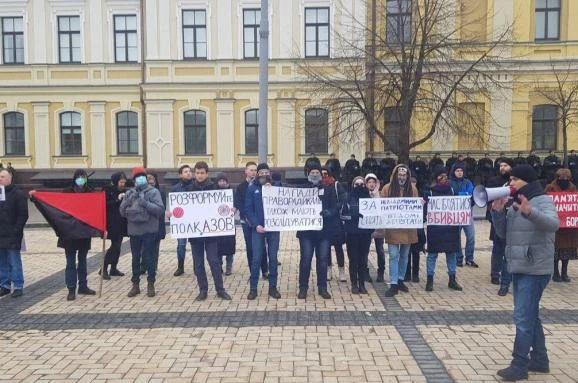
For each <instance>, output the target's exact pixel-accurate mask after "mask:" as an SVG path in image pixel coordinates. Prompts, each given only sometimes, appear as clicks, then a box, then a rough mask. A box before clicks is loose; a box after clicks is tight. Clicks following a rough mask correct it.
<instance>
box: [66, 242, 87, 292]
mask: <svg viewBox="0 0 578 383" xmlns="http://www.w3.org/2000/svg"><path fill="white" fill-rule="evenodd" d="M64 254H65V255H66V270H65V272H64V280H65V282H66V287H68V288H69V289H75V288H76V283H78V286H79V287H86V286H87V285H88V282H87V280H86V278H87V275H88V272H87V270H86V256H87V255H88V250H78V266H77V264H76V259H77V251H76V249H64Z"/></svg>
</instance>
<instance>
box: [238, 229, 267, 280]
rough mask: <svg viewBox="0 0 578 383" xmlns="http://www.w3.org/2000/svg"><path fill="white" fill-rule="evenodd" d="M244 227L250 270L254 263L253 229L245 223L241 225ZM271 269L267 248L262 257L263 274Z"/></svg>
mask: <svg viewBox="0 0 578 383" xmlns="http://www.w3.org/2000/svg"><path fill="white" fill-rule="evenodd" d="M241 227H242V228H243V238H244V239H245V248H246V249H247V264H248V265H249V271H251V267H252V265H253V230H252V229H251V226H249V225H247V224H246V223H243V224H242V225H241ZM267 270H269V266H268V263H267V250H265V254H264V256H263V258H261V274H263V275H265V274H266V273H267Z"/></svg>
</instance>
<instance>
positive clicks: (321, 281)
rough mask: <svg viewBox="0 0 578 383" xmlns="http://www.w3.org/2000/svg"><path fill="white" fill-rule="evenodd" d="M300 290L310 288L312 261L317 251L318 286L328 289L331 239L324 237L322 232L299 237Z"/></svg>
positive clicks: (321, 288) (320, 288)
mask: <svg viewBox="0 0 578 383" xmlns="http://www.w3.org/2000/svg"><path fill="white" fill-rule="evenodd" d="M299 250H300V252H301V257H300V259H299V290H307V289H309V276H310V275H311V263H312V261H313V254H314V253H315V267H316V271H317V288H318V289H319V290H327V262H328V259H327V258H328V255H329V252H330V248H329V239H328V238H323V236H322V234H321V233H316V234H315V235H313V236H310V237H301V238H299Z"/></svg>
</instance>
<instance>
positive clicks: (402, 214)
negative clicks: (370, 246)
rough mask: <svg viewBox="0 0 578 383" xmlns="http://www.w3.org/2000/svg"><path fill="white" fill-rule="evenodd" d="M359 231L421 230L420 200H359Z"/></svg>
mask: <svg viewBox="0 0 578 383" xmlns="http://www.w3.org/2000/svg"><path fill="white" fill-rule="evenodd" d="M359 213H360V214H361V215H363V218H361V219H360V220H359V228H360V229H416V228H423V203H422V199H421V198H361V199H360V200H359Z"/></svg>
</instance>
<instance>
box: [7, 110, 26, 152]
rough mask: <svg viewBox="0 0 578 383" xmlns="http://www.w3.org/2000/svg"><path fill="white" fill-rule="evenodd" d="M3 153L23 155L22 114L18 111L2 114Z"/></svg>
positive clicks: (24, 150)
mask: <svg viewBox="0 0 578 383" xmlns="http://www.w3.org/2000/svg"><path fill="white" fill-rule="evenodd" d="M4 153H5V154H6V155H7V156H23V155H25V154H26V149H25V147H24V115H23V114H22V113H18V112H10V113H6V114H4Z"/></svg>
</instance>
